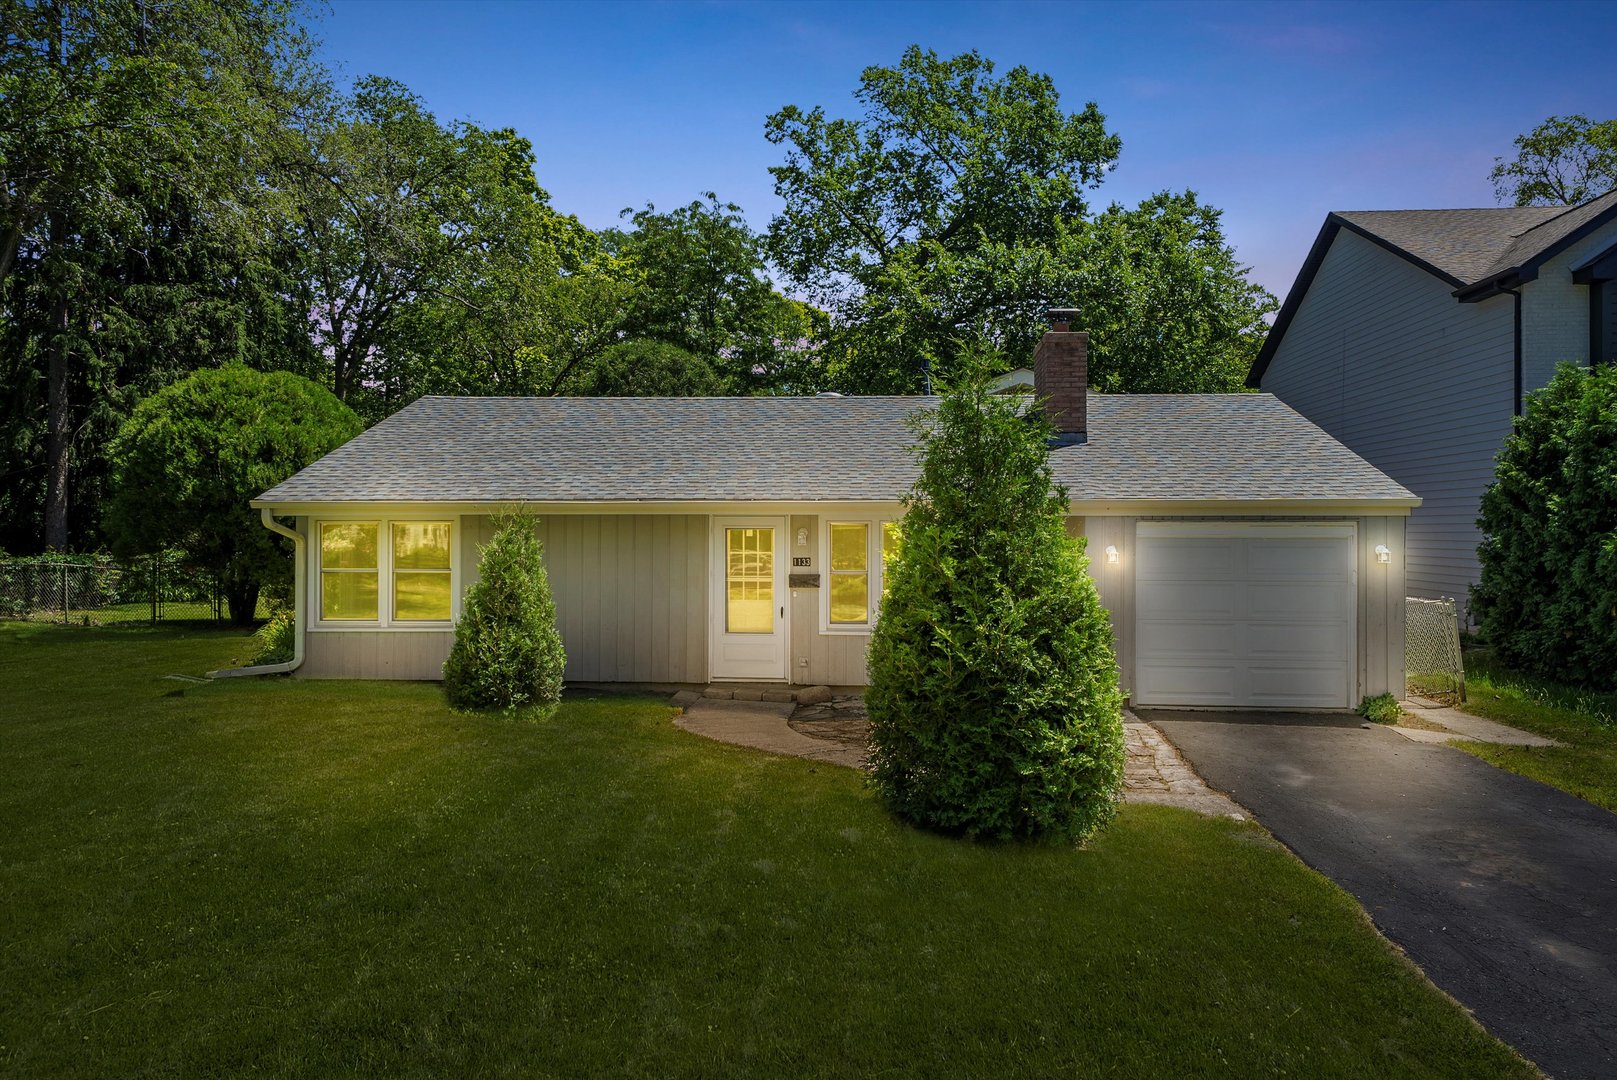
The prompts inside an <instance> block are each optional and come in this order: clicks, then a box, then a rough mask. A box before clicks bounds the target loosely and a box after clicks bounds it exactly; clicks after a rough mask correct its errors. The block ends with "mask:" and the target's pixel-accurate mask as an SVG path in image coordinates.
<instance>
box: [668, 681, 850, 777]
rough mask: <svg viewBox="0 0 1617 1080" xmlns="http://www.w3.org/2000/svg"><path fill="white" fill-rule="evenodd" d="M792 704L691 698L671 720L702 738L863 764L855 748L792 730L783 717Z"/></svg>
mask: <svg viewBox="0 0 1617 1080" xmlns="http://www.w3.org/2000/svg"><path fill="white" fill-rule="evenodd" d="M794 708H796V706H794V705H793V704H792V703H791V702H773V701H735V700H729V701H726V700H724V699H722V698H708V697H704V698H698V699H697V700H696V701H694V702H692V703H691V705H690V706H689V707H688V708H687V709H686V710H685V713H684V715H682V716H678V717H676V718H675V719H674V724H675V726H676V727H681V728H684V729H685V730H686V731H689V732H691V733H692V734H694V735H700V736H702V737H703V738H707V739H714V740H717V741H718V742H727V743H734V744H735V745H737V746H750V747H752V748H753V749H754V750H764V751H767V752H768V753H771V754H783V755H785V756H787V757H800V758H808V759H809V760H811V761H823V762H825V763H827V764H829V765H846V766H847V767H848V768H850V769H862V768H864V767H865V755H864V753H863V752H862V751H860V750H858V749H857V748H855V747H851V746H847V745H845V744H843V743H840V742H832V741H830V740H828V739H815V738H811V737H810V736H808V735H804V734H803V733H801V732H798V731H794V730H792V727H791V725H790V724H788V723H787V722H786V720H787V718H788V717H790V716H791V715H792V710H793V709H794Z"/></svg>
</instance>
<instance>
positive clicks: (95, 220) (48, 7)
mask: <svg viewBox="0 0 1617 1080" xmlns="http://www.w3.org/2000/svg"><path fill="white" fill-rule="evenodd" d="M295 16H296V5H295V4H293V3H291V2H286V0H164V2H162V3H145V2H140V0H85V2H72V0H37V2H30V0H0V25H3V26H4V28H5V34H4V36H3V39H0V306H3V308H4V314H5V326H4V331H3V332H4V336H5V338H6V342H5V344H6V357H7V359H6V367H5V370H4V371H3V372H0V377H3V378H4V380H5V389H6V391H7V396H8V398H9V399H10V401H11V408H12V410H13V412H12V413H11V414H10V415H9V416H8V417H7V418H6V420H7V431H6V435H7V437H6V439H5V446H4V452H5V458H4V471H5V472H6V474H7V476H8V478H9V480H8V488H9V487H11V485H12V484H15V485H16V486H15V487H14V488H12V489H11V490H10V491H8V496H7V498H8V505H6V506H5V507H3V508H0V509H3V510H4V511H5V513H6V517H7V524H8V529H7V532H8V533H9V534H13V535H12V536H8V539H13V538H14V534H15V532H16V531H18V530H19V529H26V530H29V531H32V530H33V529H39V530H41V531H42V532H43V540H44V543H45V545H46V546H48V547H53V548H57V549H65V548H67V547H69V546H70V545H71V544H72V542H73V541H74V540H75V539H82V537H83V536H84V534H85V533H86V532H87V531H88V529H89V528H90V527H92V522H91V521H89V520H87V519H86V518H85V516H84V515H83V514H80V513H78V512H77V511H76V510H75V506H74V503H75V500H74V497H73V494H72V493H73V491H74V490H75V489H76V488H77V487H78V486H79V482H80V480H81V479H89V480H91V482H92V483H93V480H94V476H95V475H96V474H97V472H98V469H99V461H100V458H101V449H102V447H103V446H104V440H105V438H106V437H108V436H109V435H110V432H111V431H112V430H113V429H114V428H115V426H116V423H117V421H118V420H119V419H121V418H122V416H124V415H127V411H128V408H129V406H130V404H131V402H132V400H133V399H134V398H135V397H136V396H138V395H139V394H140V393H142V392H144V391H145V390H147V389H149V388H150V387H151V386H152V385H155V384H157V383H160V382H162V381H164V380H165V379H166V378H167V377H171V375H169V374H168V373H171V372H174V371H176V370H178V371H183V370H187V369H188V368H190V367H193V366H196V365H197V364H199V363H217V362H219V359H220V357H221V355H224V356H231V355H234V356H238V357H240V358H242V359H248V360H251V359H253V357H254V355H255V354H257V353H258V351H259V346H260V344H261V343H270V342H272V341H275V340H277V335H278V334H279V333H280V331H282V330H284V329H285V326H286V320H284V319H283V318H282V317H281V315H280V307H279V304H280V301H279V293H280V290H281V288H282V283H281V282H280V281H279V280H278V271H277V269H276V261H275V260H273V259H270V260H266V259H262V258H259V257H257V253H258V252H259V251H260V250H261V249H260V248H259V245H258V243H257V240H258V238H259V237H260V236H261V234H262V224H263V222H262V219H261V218H259V217H258V216H257V215H256V212H257V210H258V209H259V208H260V207H259V199H260V196H261V194H262V193H263V191H264V184H263V183H262V179H263V176H264V172H265V169H266V167H267V162H268V160H269V159H270V158H271V157H272V156H273V154H274V152H275V149H276V147H277V146H278V145H279V143H280V140H281V138H282V133H283V132H284V131H285V130H286V129H287V127H288V125H289V124H290V123H291V118H292V117H293V115H295V114H296V113H297V112H298V111H299V110H300V109H302V108H304V107H305V106H306V105H307V103H308V102H309V101H310V100H312V99H314V98H316V97H318V96H319V94H320V93H321V90H322V86H321V82H320V79H319V78H318V74H317V72H316V71H315V69H314V68H313V67H312V66H311V65H310V64H309V62H308V57H307V49H308V47H307V42H306V41H305V40H304V38H303V35H302V33H301V30H300V29H299V26H298V23H297V20H296V17H295ZM266 331H267V332H266ZM279 340H281V341H284V340H285V338H284V336H281V337H279ZM295 355H296V350H295V348H294V356H295ZM83 473H88V474H90V475H89V476H88V477H83V476H81V474H83ZM38 535H39V534H38V533H37V532H36V533H34V536H33V537H32V538H30V539H33V540H34V542H37V537H38Z"/></svg>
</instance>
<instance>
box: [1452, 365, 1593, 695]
mask: <svg viewBox="0 0 1617 1080" xmlns="http://www.w3.org/2000/svg"><path fill="white" fill-rule="evenodd" d="M1477 525H1478V526H1479V527H1480V528H1481V529H1482V532H1483V540H1482V546H1481V547H1480V548H1478V550H1477V556H1478V559H1479V561H1480V562H1481V564H1482V581H1481V583H1480V584H1479V585H1478V586H1477V587H1476V588H1475V589H1474V590H1472V593H1471V611H1472V614H1473V615H1474V616H1475V617H1476V618H1477V620H1478V622H1480V624H1481V627H1482V631H1483V635H1484V637H1485V638H1486V639H1487V641H1488V644H1490V645H1492V646H1493V647H1494V650H1495V651H1496V653H1497V654H1498V656H1499V658H1500V659H1502V660H1503V661H1504V662H1505V663H1507V664H1509V665H1510V666H1511V667H1514V668H1517V669H1519V670H1521V671H1526V672H1530V673H1532V674H1535V675H1541V676H1544V677H1546V678H1550V679H1555V680H1558V681H1561V682H1567V683H1573V684H1576V685H1580V686H1587V687H1592V688H1595V689H1600V690H1611V689H1617V367H1614V366H1613V365H1610V364H1601V365H1598V366H1597V367H1595V368H1594V369H1593V370H1589V369H1584V368H1579V367H1574V366H1573V365H1571V364H1563V365H1562V366H1561V368H1560V370H1559V371H1557V372H1556V375H1555V378H1554V379H1552V380H1551V381H1550V384H1549V385H1548V386H1546V387H1545V388H1544V389H1543V390H1541V391H1539V392H1538V393H1536V394H1532V395H1530V396H1529V397H1528V399H1527V409H1526V412H1525V414H1524V415H1522V416H1520V417H1518V418H1517V419H1516V422H1515V426H1514V428H1513V430H1512V431H1511V433H1510V436H1509V437H1508V438H1506V440H1505V446H1504V449H1503V450H1501V451H1500V452H1499V458H1498V461H1497V462H1496V464H1495V468H1494V481H1493V483H1492V484H1490V485H1489V487H1488V489H1487V491H1485V492H1484V493H1483V496H1482V516H1481V517H1480V518H1479V519H1478V520H1477Z"/></svg>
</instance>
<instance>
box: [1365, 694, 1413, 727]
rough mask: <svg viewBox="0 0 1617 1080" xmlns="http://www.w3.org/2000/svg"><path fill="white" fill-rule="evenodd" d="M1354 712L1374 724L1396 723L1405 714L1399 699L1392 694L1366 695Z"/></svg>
mask: <svg viewBox="0 0 1617 1080" xmlns="http://www.w3.org/2000/svg"><path fill="white" fill-rule="evenodd" d="M1354 712H1356V713H1358V714H1359V715H1360V716H1362V717H1364V718H1365V719H1366V720H1368V721H1370V722H1371V723H1373V724H1396V723H1397V722H1398V718H1399V717H1400V716H1402V715H1404V709H1403V706H1401V705H1399V704H1398V699H1397V698H1395V697H1393V696H1392V695H1391V694H1377V695H1376V696H1375V697H1369V696H1366V697H1365V698H1364V700H1362V701H1360V702H1359V707H1358V708H1357V709H1355V710H1354Z"/></svg>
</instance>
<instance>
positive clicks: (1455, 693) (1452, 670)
mask: <svg viewBox="0 0 1617 1080" xmlns="http://www.w3.org/2000/svg"><path fill="white" fill-rule="evenodd" d="M1404 689H1405V691H1406V692H1407V693H1411V694H1419V695H1420V696H1421V697H1425V698H1431V699H1433V700H1434V701H1441V702H1443V703H1445V704H1454V703H1457V702H1461V701H1464V700H1465V664H1464V663H1463V661H1462V660H1461V657H1460V619H1459V612H1458V610H1456V605H1455V602H1454V601H1453V600H1448V599H1444V600H1423V599H1421V598H1420V597H1416V596H1409V597H1405V598H1404Z"/></svg>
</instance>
